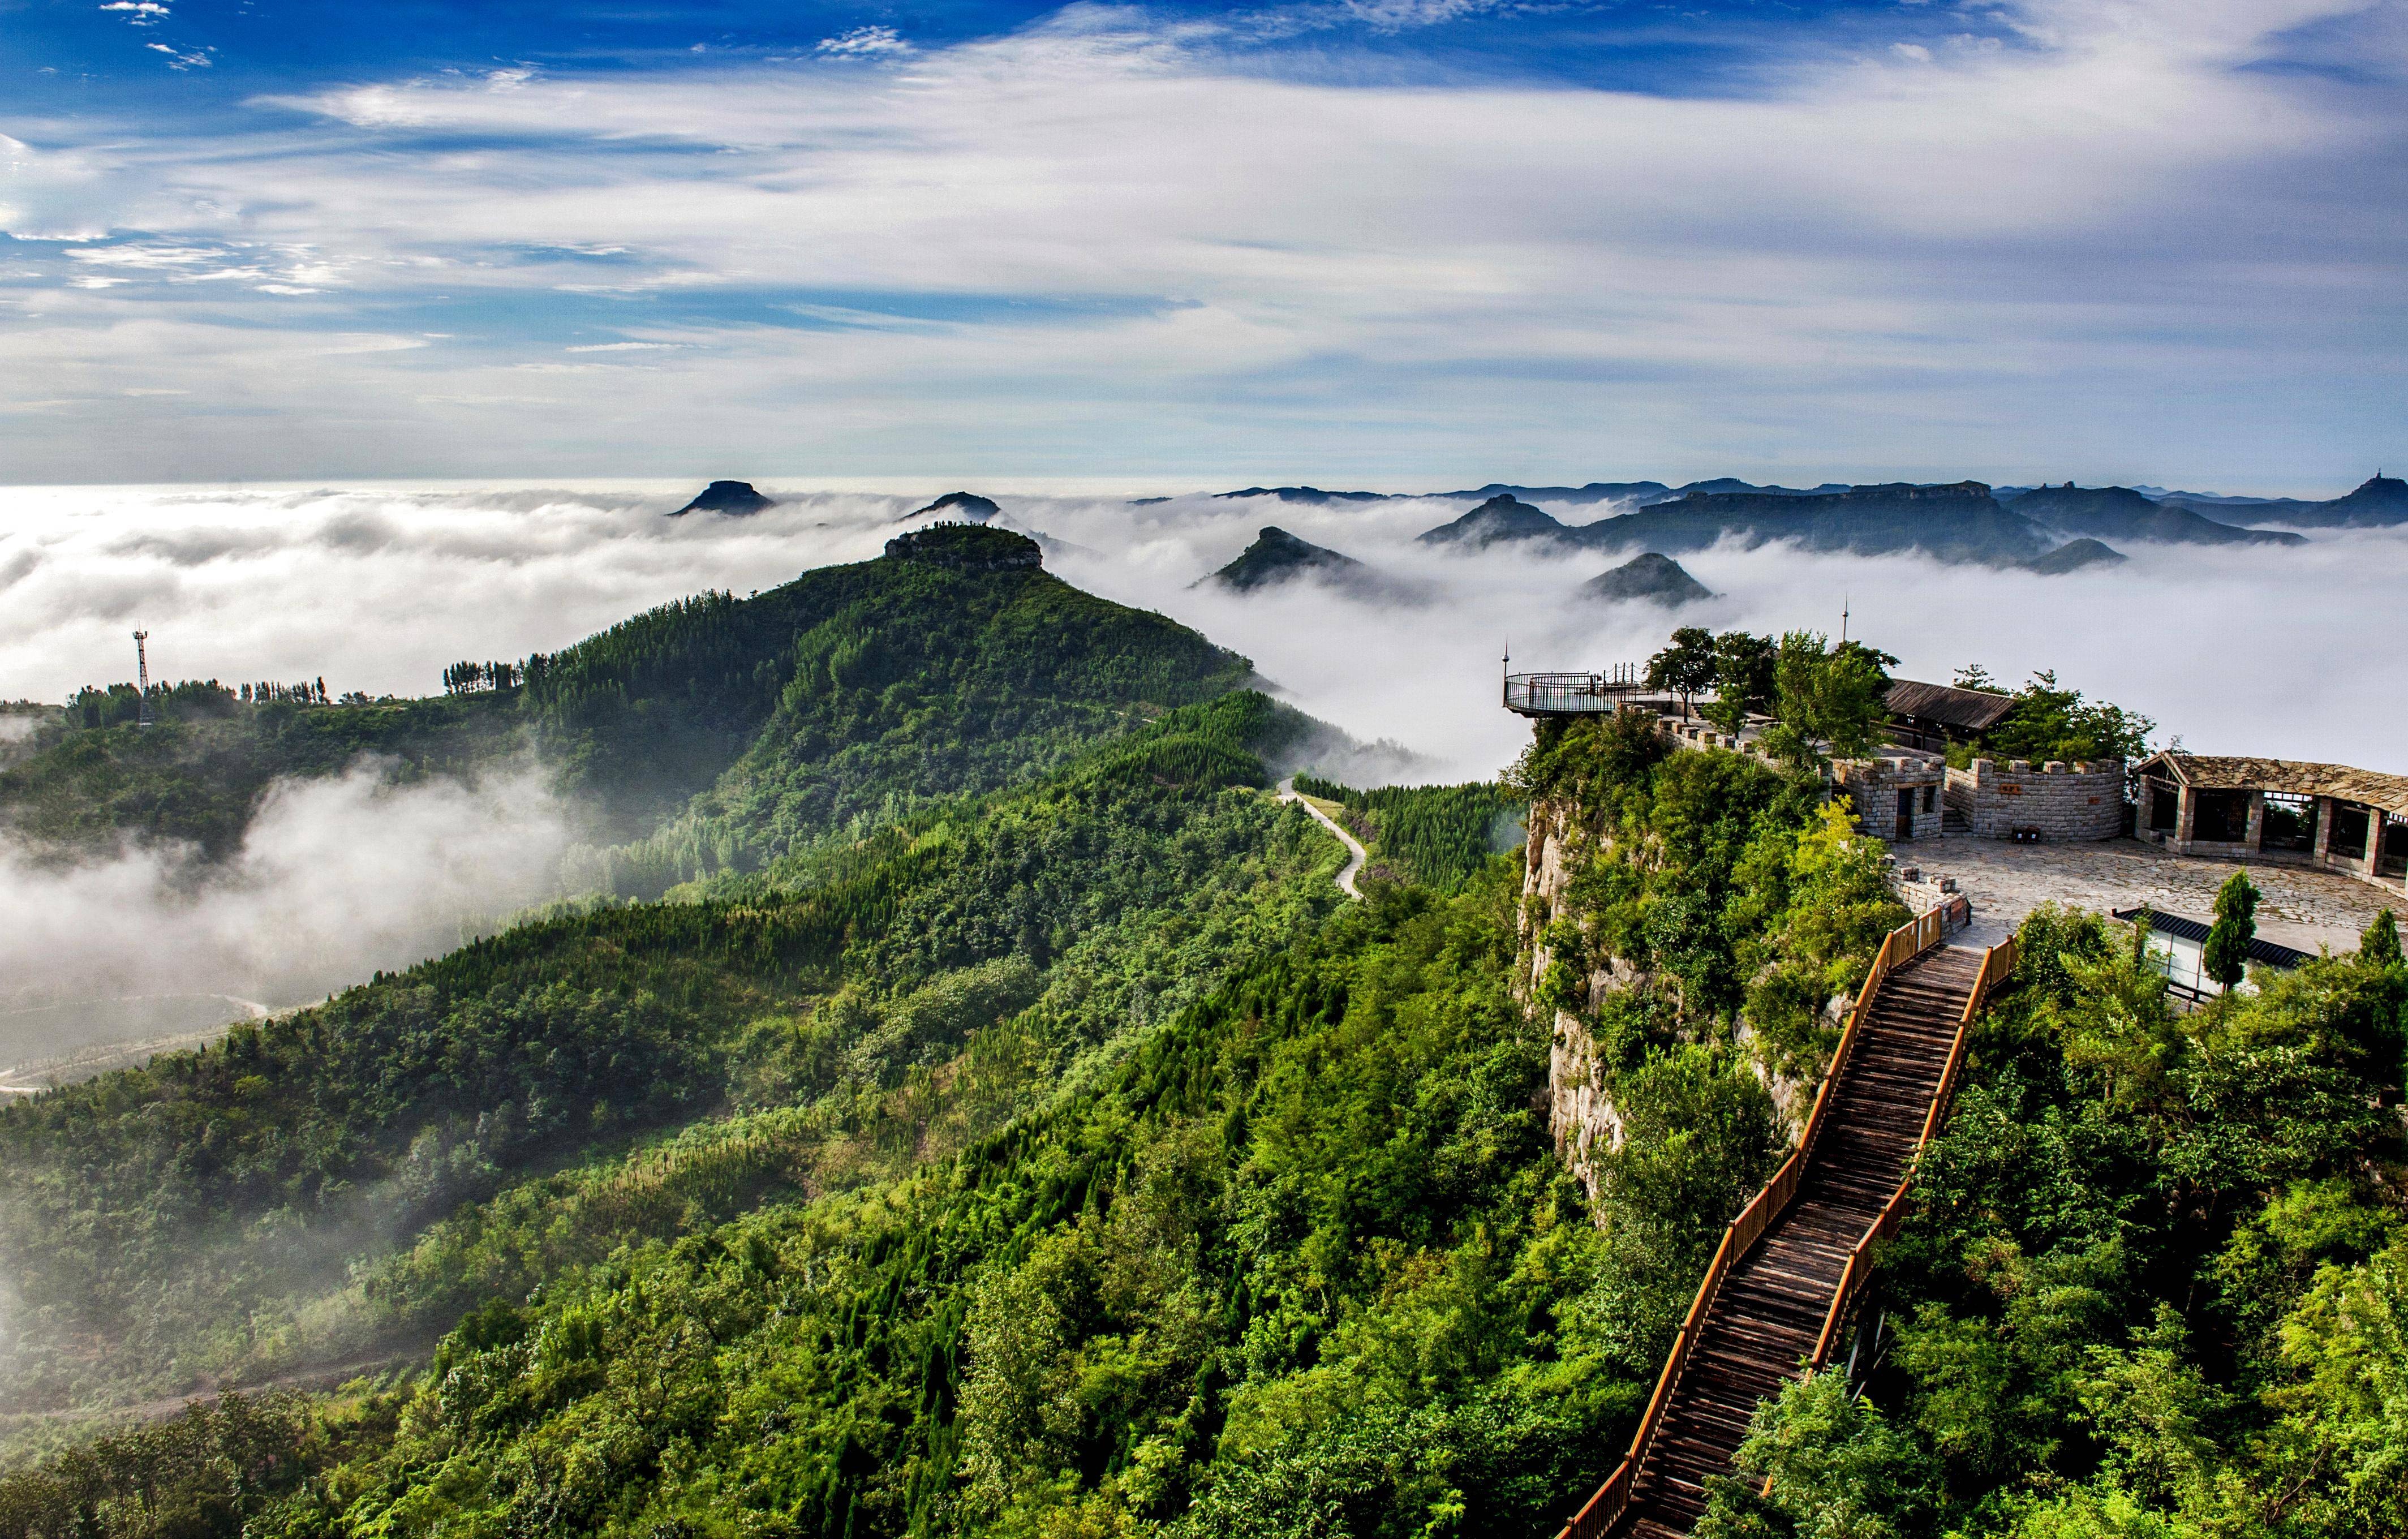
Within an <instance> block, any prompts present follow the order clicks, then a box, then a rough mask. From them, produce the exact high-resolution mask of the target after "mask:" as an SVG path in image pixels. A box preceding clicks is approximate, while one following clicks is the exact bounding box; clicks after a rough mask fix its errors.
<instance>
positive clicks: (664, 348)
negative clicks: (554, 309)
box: [561, 342, 682, 352]
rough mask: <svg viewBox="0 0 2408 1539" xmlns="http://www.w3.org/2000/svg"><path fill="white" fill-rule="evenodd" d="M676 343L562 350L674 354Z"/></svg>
mask: <svg viewBox="0 0 2408 1539" xmlns="http://www.w3.org/2000/svg"><path fill="white" fill-rule="evenodd" d="M681 345H682V344H681V343H678V342H587V343H584V344H583V345H581V346H579V347H572V348H563V349H562V350H561V351H562V352H675V351H677V349H678V348H679V347H680V346H681Z"/></svg>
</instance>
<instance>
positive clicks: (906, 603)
mask: <svg viewBox="0 0 2408 1539" xmlns="http://www.w3.org/2000/svg"><path fill="white" fill-rule="evenodd" d="M924 537H925V538H924ZM509 667H510V669H511V673H510V678H511V683H509V685H508V686H507V687H503V688H498V689H491V688H488V689H474V690H470V691H468V692H466V693H461V694H454V695H447V696H441V697H436V698H429V699H422V700H399V701H381V702H370V703H332V704H315V703H312V704H299V703H295V702H293V701H289V700H276V701H273V702H270V703H266V704H262V705H255V706H254V705H251V704H250V703H248V702H241V701H237V700H236V698H235V697H234V695H233V693H232V692H230V691H227V690H225V689H223V688H222V687H219V686H216V685H213V684H211V685H198V684H195V685H179V686H176V687H175V688H174V689H173V690H162V691H159V692H158V693H157V695H156V697H155V699H156V702H157V710H158V712H159V714H160V717H161V723H160V725H159V726H155V727H152V728H148V729H137V728H136V727H135V726H133V725H132V690H131V689H130V687H129V688H127V689H126V690H124V691H123V693H122V697H121V696H118V695H113V694H112V695H106V696H101V697H98V698H99V699H100V700H102V701H103V702H105V703H106V705H107V711H106V712H104V711H103V710H102V707H101V706H99V705H95V706H94V707H93V710H92V711H91V712H88V713H79V712H77V711H70V712H67V714H66V716H65V718H64V719H62V720H61V721H60V722H58V723H57V724H55V725H54V726H50V727H47V728H45V729H44V731H43V732H42V734H41V735H40V736H39V738H38V739H37V744H36V749H35V751H33V752H32V753H30V754H27V755H23V756H22V757H20V758H18V759H16V760H15V761H14V762H12V763H10V764H9V765H8V766H7V768H6V769H0V825H5V826H6V827H8V828H10V829H12V830H14V831H16V832H18V833H19V834H20V835H21V836H22V837H26V838H29V839H31V840H33V841H36V843H38V844H42V845H46V846H49V847H50V848H52V849H54V850H57V851H58V852H60V853H62V854H66V853H72V852H74V851H77V850H85V851H90V850H97V849H102V848H106V847H108V845H110V844H112V843H113V842H114V841H115V840H116V839H117V838H118V837H119V836H120V835H122V834H133V835H135V836H136V837H138V838H142V839H145V840H149V841H157V842H175V841H181V842H189V843H192V844H194V845H196V846H197V847H198V848H199V849H200V850H201V851H202V852H203V854H204V855H205V856H208V857H209V858H222V857H223V856H225V855H227V854H229V853H231V852H232V851H233V850H234V849H235V848H236V847H237V846H238V845H239V844H240V842H241V839H242V835H243V833H244V831H245V830H246V828H247V827H248V826H249V823H250V819H251V815H252V813H254V812H255V811H256V808H257V805H258V802H259V798H260V797H261V795H262V793H263V792H264V791H265V788H266V786H267V785H268V784H271V783H272V782H273V781H274V780H275V779H277V778H278V777H279V776H286V775H297V776H315V775H323V774H331V773H336V772H338V771H339V770H341V769H344V768H345V767H346V766H348V765H349V764H350V763H351V761H352V760H354V759H355V758H357V757H359V756H361V755H374V756H377V757H380V758H386V759H391V760H393V761H394V764H395V765H396V767H397V772H399V773H401V774H403V775H404V776H418V775H427V774H438V773H440V774H455V775H462V774H464V775H473V774H475V773H477V772H479V771H480V769H485V768H488V767H490V766H492V765H495V764H497V763H501V762H504V761H507V760H509V758H510V757H511V756H512V755H518V754H523V753H529V752H531V753H533V754H534V755H536V756H537V757H538V759H539V760H540V761H541V762H542V763H543V764H544V765H545V766H546V767H547V768H548V769H549V770H550V771H551V773H552V775H553V777H554V779H555V781H556V784H558V786H559V787H560V789H561V790H562V792H563V793H564V794H565V795H566V796H567V797H569V798H572V800H573V801H574V802H575V803H576V804H577V805H578V806H579V807H580V808H581V810H582V811H584V812H585V813H588V814H589V815H590V816H591V817H592V818H593V820H594V822H595V833H596V835H597V836H598V838H599V839H600V840H601V841H604V842H606V843H607V842H613V841H635V842H634V844H633V846H632V847H631V848H629V849H627V850H625V851H624V852H622V853H619V854H617V855H615V856H613V857H612V858H610V859H609V860H607V861H606V863H605V864H606V866H607V868H608V870H609V871H610V872H612V873H614V878H615V879H617V880H619V881H620V883H621V885H619V886H617V887H616V888H615V889H614V890H618V891H622V892H624V893H630V894H632V893H638V892H646V893H657V892H659V891H661V890H663V889H665V888H666V887H667V885H671V884H673V883H675V882H677V881H681V880H687V879H691V878H692V877H695V876H697V875H701V874H704V873H706V872H711V871H718V870H725V869H728V868H730V867H732V866H750V865H757V864H760V863H762V862H765V861H768V860H772V859H775V858H778V857H779V856H782V855H784V854H786V853H787V852H788V851H790V850H791V849H793V848H795V847H796V846H797V845H798V844H803V843H808V842H809V841H811V840H814V839H817V838H822V837H826V836H829V835H831V834H833V833H835V832H837V831H838V830H839V829H844V828H852V827H857V826H862V825H864V823H865V820H870V821H874V820H876V819H878V818H882V817H889V818H891V817H893V816H896V815H899V814H900V813H902V812H904V811H906V810H908V809H910V808H911V807H913V806H917V805H920V804H922V803H924V802H926V801H930V800H933V799H940V798H946V797H952V796H960V795H975V794H978V793H980V792H982V791H986V790H990V789H994V788H996V787H997V786H1000V785H1004V784H1014V783H1017V782H1020V781H1025V780H1026V779H1029V778H1031V777H1033V776H1035V775H1039V774H1042V773H1044V772H1046V771H1048V770H1049V769H1054V768H1058V767H1060V766H1062V765H1064V764H1067V763H1068V761H1069V760H1070V758H1071V757H1073V756H1075V755H1076V754H1077V753H1078V752H1079V751H1080V750H1082V748H1083V747H1084V746H1085V745H1087V744H1089V743H1091V742H1093V741H1097V740H1099V739H1101V738H1105V737H1110V736H1112V735H1115V734H1117V733H1121V732H1125V731H1127V730H1129V729H1131V728H1132V727H1134V726H1138V725H1140V724H1142V723H1143V722H1144V721H1146V720H1148V719H1149V718H1151V717H1152V716H1154V715H1156V714H1159V713H1160V712H1163V711H1165V710H1168V709H1170V708H1173V707H1176V706H1179V705H1184V704H1190V703H1194V702H1197V701H1200V700H1205V699H1210V698H1213V697H1214V696H1217V695H1221V694H1224V693H1226V692H1227V691H1229V690H1232V689H1235V688H1238V687H1240V685H1242V684H1244V683H1246V682H1247V681H1248V680H1249V679H1250V678H1251V677H1252V673H1253V669H1252V666H1251V665H1250V664H1249V663H1248V662H1247V661H1246V660H1245V659H1244V658H1242V657H1240V656H1238V655H1237V654H1233V653H1229V652H1226V651H1224V650H1223V649H1221V648H1219V647H1216V646H1214V645H1212V644H1211V642H1210V641H1208V640H1205V639H1204V638H1203V637H1201V636H1198V635H1197V634H1196V633H1195V632H1194V631H1192V630H1189V629H1187V628H1186V627H1184V626H1180V625H1178V624H1177V623H1175V622H1173V621H1170V620H1168V619H1166V618H1165V617H1163V616H1161V615H1158V614H1152V613H1147V612H1144V611H1136V610H1130V609H1126V608H1125V607H1123V606H1121V605H1117V604H1113V603H1111V602H1110V601H1109V600H1106V599H1102V598H1097V597H1095V596H1093V595H1091V594H1086V593H1083V592H1082V591H1080V590H1079V589H1076V588H1073V587H1071V586H1069V585H1068V583H1063V582H1061V581H1060V580H1058V579H1056V578H1054V577H1053V576H1051V575H1050V574H1048V573H1046V572H1044V571H1042V570H1041V569H1039V564H1038V550H1037V547H1036V545H1035V544H1034V542H1032V541H1030V540H1028V539H1025V537H1023V536H1019V535H1015V534H1011V533H1009V532H1007V531H1004V530H1000V529H982V528H969V527H953V528H947V529H941V530H929V531H923V532H921V534H918V535H913V536H908V537H905V538H904V539H902V540H899V541H897V542H896V544H895V545H892V546H890V550H889V554H887V555H885V556H882V557H881V558H879V559H877V560H873V561H867V562H859V563H854V564H853V565H849V566H840V567H829V568H818V569H816V570H812V571H808V572H805V573H803V574H802V575H801V576H799V577H797V578H796V579H795V580H794V581H793V582H791V583H785V584H783V585H781V586H780V587H776V588H772V589H768V590H766V591H764V592H762V593H759V594H757V595H754V596H753V597H749V598H738V597H734V596H733V595H730V594H724V593H706V594H701V595H697V596H695V597H692V598H687V599H681V600H679V601H677V602H674V603H670V604H666V605H662V606H660V607H658V608H656V609H653V610H650V611H646V612H644V613H642V614H639V615H636V616H634V617H632V618H630V619H628V620H625V621H623V622H621V623H620V624H618V625H616V626H611V627H609V629H607V630H604V631H602V632H600V633H598V634H596V635H595V636H592V637H588V638H586V639H585V640H581V641H579V642H577V643H575V644H574V645H571V646H568V647H566V648H563V649H562V650H560V651H558V652H555V653H550V654H541V653H538V654H535V655H533V656H530V657H528V658H526V659H524V660H523V663H520V664H515V665H509ZM86 714H89V715H90V717H91V719H92V725H89V726H87V725H84V716H85V715H86Z"/></svg>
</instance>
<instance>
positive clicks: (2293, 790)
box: [2137, 753, 2408, 890]
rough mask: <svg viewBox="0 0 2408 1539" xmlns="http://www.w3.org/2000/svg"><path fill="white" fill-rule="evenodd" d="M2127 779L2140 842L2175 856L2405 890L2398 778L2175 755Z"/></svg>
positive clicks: (2407, 794) (2407, 875)
mask: <svg viewBox="0 0 2408 1539" xmlns="http://www.w3.org/2000/svg"><path fill="white" fill-rule="evenodd" d="M2137 773H2138V774H2139V777H2140V784H2141V790H2140V809H2139V813H2138V817H2137V824H2138V832H2139V834H2140V837H2142V838H2143V839H2145V840H2148V841H2152V842H2153V843H2157V844H2161V845H2163V846H2165V847H2166V848H2167V849H2169V850H2171V851H2173V852H2174V853H2175V854H2177V855H2198V856H2217V857H2220V858H2223V859H2227V860H2274V861H2289V862H2295V863H2297V864H2300V865H2305V866H2318V867H2322V868H2323V869H2325V870H2334V871H2342V872H2344V873H2346V874H2348V875H2351V876H2356V877H2360V878H2362V879H2364V880H2366V881H2369V882H2373V883H2375V884H2377V885H2381V886H2385V887H2398V888H2401V889H2403V890H2408V776H2403V775H2386V774H2380V773H2378V772H2376V771H2374V770H2372V769H2352V768H2350V767H2349V766H2348V765H2345V764H2305V763H2301V762H2299V761H2297V760H2293V759H2259V758H2219V757H2210V756H2208V755H2203V754H2175V753H2164V754H2156V755H2151V756H2150V757H2148V758H2146V759H2143V761H2142V762H2141V765H2140V768H2139V770H2138V771H2137Z"/></svg>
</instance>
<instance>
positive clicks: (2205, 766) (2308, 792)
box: [2140, 754, 2408, 817]
mask: <svg viewBox="0 0 2408 1539" xmlns="http://www.w3.org/2000/svg"><path fill="white" fill-rule="evenodd" d="M2140 769H2141V770H2142V771H2143V773H2146V772H2147V771H2149V770H2151V769H2155V770H2157V771H2158V772H2159V773H2161V774H2166V775H2171V776H2172V777H2173V779H2175V780H2176V781H2179V782H2180V783H2181V784H2185V785H2187V786H2189V787H2191V788H2192V789H2193V790H2199V791H2279V792H2282V793H2283V794H2285V795H2286V796H2295V797H2335V798H2339V799H2341V800H2343V801H2355V802H2360V803H2363V804H2364V805H2366V806H2369V807H2377V808H2380V809H2382V810H2383V811H2384V812H2386V813H2399V814H2400V815H2401V816H2402V817H2408V775H2386V774H2382V773H2380V772H2378V771H2376V770H2372V769H2352V768H2350V767H2349V766H2348V765H2346V764H2307V763H2303V762H2301V761H2300V760H2298V759H2258V758H2215V757H2211V756H2209V755H2204V754H2157V755H2151V756H2150V757H2149V758H2147V759H2145V760H2143V761H2142V763H2141V765H2140Z"/></svg>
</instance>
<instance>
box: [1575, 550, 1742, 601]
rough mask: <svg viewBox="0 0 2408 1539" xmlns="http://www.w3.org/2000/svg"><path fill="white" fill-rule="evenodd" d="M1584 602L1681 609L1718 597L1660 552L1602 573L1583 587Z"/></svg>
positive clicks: (1648, 553) (1677, 563) (1634, 559)
mask: <svg viewBox="0 0 2408 1539" xmlns="http://www.w3.org/2000/svg"><path fill="white" fill-rule="evenodd" d="M1580 591H1581V596H1582V597H1584V598H1597V599H1603V600H1606V601H1608V602H1611V603H1616V604H1633V603H1638V604H1660V605H1662V606H1663V607H1664V608H1666V609H1668V610H1669V609H1679V608H1680V607H1681V606H1682V605H1684V604H1694V603H1697V602H1699V600H1701V599H1707V598H1712V597H1714V593H1713V589H1712V588H1709V587H1707V586H1706V585H1705V584H1704V583H1700V582H1699V581H1698V580H1697V579H1696V578H1694V577H1691V576H1690V575H1689V574H1688V572H1687V571H1686V570H1685V569H1684V568H1683V567H1682V565H1681V564H1680V563H1679V562H1677V561H1675V560H1673V559H1672V558H1671V557H1670V556H1669V555H1666V554H1663V553H1662V552H1660V551H1649V552H1647V553H1646V554H1643V555H1637V556H1633V557H1632V558H1631V559H1629V560H1628V561H1626V562H1624V563H1623V564H1622V565H1621V566H1619V567H1616V568H1613V570H1612V571H1607V572H1600V573H1598V575H1597V576H1595V577H1592V578H1590V579H1589V580H1588V581H1587V582H1585V583H1582V584H1581V587H1580Z"/></svg>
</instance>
